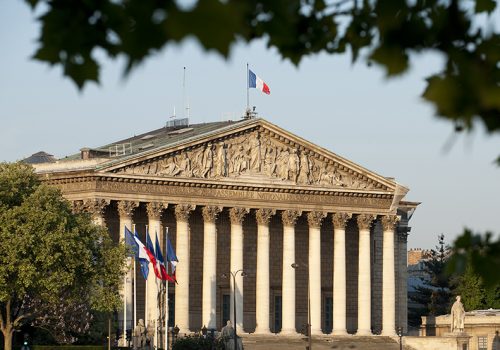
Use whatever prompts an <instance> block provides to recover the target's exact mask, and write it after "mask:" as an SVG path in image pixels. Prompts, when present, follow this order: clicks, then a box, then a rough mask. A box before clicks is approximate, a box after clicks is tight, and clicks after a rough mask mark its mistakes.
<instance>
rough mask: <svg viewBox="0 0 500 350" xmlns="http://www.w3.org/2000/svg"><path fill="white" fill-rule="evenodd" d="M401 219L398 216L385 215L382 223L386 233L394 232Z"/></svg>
mask: <svg viewBox="0 0 500 350" xmlns="http://www.w3.org/2000/svg"><path fill="white" fill-rule="evenodd" d="M400 219H401V217H400V216H398V215H384V216H382V218H381V220H380V221H381V222H382V227H383V228H384V231H394V228H395V227H396V224H397V223H398V222H399V220H400Z"/></svg>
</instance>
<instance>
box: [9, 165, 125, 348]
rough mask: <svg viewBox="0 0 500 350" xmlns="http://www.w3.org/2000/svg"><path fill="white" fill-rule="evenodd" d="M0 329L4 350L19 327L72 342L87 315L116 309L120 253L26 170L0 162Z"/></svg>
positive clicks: (104, 233) (105, 235)
mask: <svg viewBox="0 0 500 350" xmlns="http://www.w3.org/2000/svg"><path fill="white" fill-rule="evenodd" d="M0 251H1V252H2V254H0V329H1V331H2V333H3V335H4V344H5V346H4V349H5V350H11V340H12V334H13V332H14V331H15V330H17V329H19V328H20V327H21V326H22V325H23V324H32V325H34V326H37V327H42V328H45V329H47V330H49V331H50V332H51V333H52V334H53V335H54V337H55V338H56V339H57V340H58V341H60V342H72V341H74V340H75V334H77V333H82V332H83V331H85V330H86V328H87V327H88V321H89V317H90V310H98V311H108V312H109V311H113V310H114V309H115V308H117V307H119V306H120V304H121V303H120V296H119V288H120V286H121V283H122V281H123V274H124V270H125V265H124V262H125V248H124V247H123V246H122V245H116V244H114V243H113V242H112V240H111V238H110V237H109V234H108V232H107V231H106V229H105V228H102V227H99V226H96V225H95V224H93V222H92V220H91V218H90V217H89V216H88V215H84V214H77V215H75V214H73V213H72V212H71V209H70V205H69V203H68V202H67V201H66V200H65V199H64V198H63V197H62V195H61V193H60V191H59V190H58V189H56V188H53V187H49V186H47V185H45V184H42V183H40V181H39V180H38V178H37V176H36V175H35V174H34V172H33V169H32V167H31V166H29V165H26V164H22V163H14V164H8V163H0Z"/></svg>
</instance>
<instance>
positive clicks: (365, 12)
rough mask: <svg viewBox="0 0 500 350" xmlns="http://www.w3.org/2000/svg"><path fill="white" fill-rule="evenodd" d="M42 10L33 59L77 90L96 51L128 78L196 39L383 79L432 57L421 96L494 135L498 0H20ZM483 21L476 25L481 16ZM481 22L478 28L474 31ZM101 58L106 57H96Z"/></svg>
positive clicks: (96, 63)
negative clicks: (118, 63)
mask: <svg viewBox="0 0 500 350" xmlns="http://www.w3.org/2000/svg"><path fill="white" fill-rule="evenodd" d="M26 2H28V3H29V4H30V5H31V6H32V8H35V7H36V6H37V5H38V4H40V3H43V6H41V8H43V9H44V12H43V15H42V16H40V17H39V21H40V23H41V33H40V37H39V39H38V42H39V45H38V49H37V51H36V53H35V54H34V58H35V59H37V60H39V61H42V62H46V63H48V64H50V65H59V66H61V67H62V68H63V72H64V75H66V76H67V77H69V78H70V79H72V80H73V81H74V83H75V84H76V85H77V86H78V87H79V88H83V86H84V85H85V84H86V83H87V82H90V81H95V82H98V81H99V74H100V73H99V69H100V65H101V62H100V60H99V59H98V58H97V55H96V52H97V51H102V52H104V53H106V54H107V55H108V56H109V57H111V58H117V57H119V56H121V57H123V58H124V59H125V61H126V68H125V74H128V73H129V72H130V71H131V70H132V69H133V68H134V67H136V66H137V65H139V64H140V63H141V62H143V61H144V60H145V59H146V58H148V57H150V56H152V55H153V54H154V53H156V52H158V51H159V50H161V49H163V48H164V47H165V46H166V45H168V44H172V43H179V42H181V41H182V40H184V39H186V38H188V37H194V38H196V39H197V40H198V41H199V43H200V44H201V46H202V47H203V48H205V49H206V50H213V51H216V52H218V53H219V54H221V55H222V56H224V57H228V56H229V54H230V49H231V46H232V45H233V44H234V43H236V42H241V41H243V42H251V41H252V40H255V39H258V38H263V39H264V40H266V41H267V45H268V47H272V48H275V49H276V50H277V51H278V52H279V53H280V54H281V56H282V57H283V58H285V59H288V60H290V61H291V62H293V63H294V64H299V63H300V61H301V60H302V59H303V58H304V57H306V56H309V55H313V54H317V53H320V52H326V53H329V54H344V53H345V52H346V51H350V52H351V54H352V60H353V62H355V61H357V60H359V59H360V58H362V59H363V60H365V61H366V62H367V63H368V64H370V65H371V63H375V64H377V65H379V66H381V67H383V68H384V69H385V71H386V73H387V76H389V77H391V76H397V75H400V74H402V73H404V72H406V71H408V69H409V68H410V56H411V55H414V54H419V53H424V52H435V53H439V54H440V55H442V57H444V58H445V64H444V67H443V68H442V69H441V71H439V72H438V73H436V74H434V75H432V76H429V77H427V86H426V88H425V91H424V92H423V98H424V99H426V100H427V101H429V102H431V103H432V104H434V106H435V108H436V112H437V114H438V115H440V116H442V117H446V118H448V119H450V120H452V121H454V122H455V121H459V128H464V127H465V128H467V129H471V128H472V127H473V121H475V120H478V121H481V122H482V123H483V124H484V126H485V127H486V129H487V130H488V131H489V132H499V131H500V98H499V96H500V65H498V61H499V59H500V51H499V50H498V45H500V35H499V34H498V33H497V32H496V31H495V30H494V29H492V28H495V27H494V25H493V18H491V16H490V14H491V13H492V12H493V11H494V10H495V9H496V8H497V3H496V2H495V1H494V0H475V1H474V0H472V1H471V0H451V1H443V0H415V1H406V0H373V1H368V0H362V1H360V0H334V1H329V0H306V1H304V0H266V1H253V0H227V1H219V0H204V1H195V2H193V4H192V5H186V4H185V3H183V2H182V1H170V0H156V1H142V0H76V1H65V0H26ZM480 17H481V18H480ZM481 23H482V24H484V25H480V24H481ZM99 57H102V55H100V56H99Z"/></svg>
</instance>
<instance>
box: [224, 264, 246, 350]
mask: <svg viewBox="0 0 500 350" xmlns="http://www.w3.org/2000/svg"><path fill="white" fill-rule="evenodd" d="M229 273H230V274H231V276H233V319H234V350H238V336H237V333H236V323H237V322H236V276H237V275H238V273H239V274H240V275H241V277H245V276H246V275H247V274H246V273H245V271H243V270H242V269H239V270H237V271H235V272H233V271H229ZM221 277H222V278H228V277H229V276H228V275H227V274H225V273H223V274H222V275H221Z"/></svg>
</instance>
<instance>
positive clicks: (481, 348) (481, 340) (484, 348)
mask: <svg viewBox="0 0 500 350" xmlns="http://www.w3.org/2000/svg"><path fill="white" fill-rule="evenodd" d="M477 350H488V336H486V335H480V336H478V337H477Z"/></svg>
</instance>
